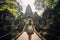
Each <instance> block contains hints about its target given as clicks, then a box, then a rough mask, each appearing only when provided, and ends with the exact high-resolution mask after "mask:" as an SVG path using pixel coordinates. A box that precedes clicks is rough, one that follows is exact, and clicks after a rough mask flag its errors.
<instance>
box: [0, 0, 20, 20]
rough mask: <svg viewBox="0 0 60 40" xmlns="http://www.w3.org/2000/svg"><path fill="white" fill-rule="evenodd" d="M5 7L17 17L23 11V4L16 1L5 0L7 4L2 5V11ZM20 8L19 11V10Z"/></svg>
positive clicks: (0, 7) (0, 8) (0, 9)
mask: <svg viewBox="0 0 60 40" xmlns="http://www.w3.org/2000/svg"><path fill="white" fill-rule="evenodd" d="M5 9H7V10H9V12H10V13H12V15H13V16H14V17H15V19H17V17H18V16H19V14H20V13H19V12H21V6H20V5H19V4H18V2H16V1H12V0H5V4H4V5H2V6H0V11H4V10H5ZM18 10H19V12H17V11H18Z"/></svg>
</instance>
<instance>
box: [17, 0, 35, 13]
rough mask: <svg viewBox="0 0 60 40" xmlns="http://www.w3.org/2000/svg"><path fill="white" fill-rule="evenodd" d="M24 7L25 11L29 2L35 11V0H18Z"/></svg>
mask: <svg viewBox="0 0 60 40" xmlns="http://www.w3.org/2000/svg"><path fill="white" fill-rule="evenodd" d="M17 1H18V2H19V3H20V4H21V5H22V7H23V12H24V13H25V10H26V6H27V5H28V4H29V5H30V6H31V9H32V11H33V12H34V11H35V6H34V2H35V0H17Z"/></svg>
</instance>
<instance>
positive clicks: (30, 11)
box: [24, 5, 33, 19]
mask: <svg viewBox="0 0 60 40" xmlns="http://www.w3.org/2000/svg"><path fill="white" fill-rule="evenodd" d="M28 16H30V17H31V18H33V12H32V9H31V7H30V5H28V6H27V7H26V11H25V16H24V17H25V18H26V19H27V18H28Z"/></svg>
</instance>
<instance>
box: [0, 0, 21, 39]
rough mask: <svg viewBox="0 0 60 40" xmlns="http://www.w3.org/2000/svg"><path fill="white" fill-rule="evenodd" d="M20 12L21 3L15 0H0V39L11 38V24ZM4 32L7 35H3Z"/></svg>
mask: <svg viewBox="0 0 60 40" xmlns="http://www.w3.org/2000/svg"><path fill="white" fill-rule="evenodd" d="M18 10H19V11H18ZM20 12H21V5H19V3H18V2H17V1H16V0H0V13H1V14H0V22H1V23H0V34H1V35H0V38H1V39H2V40H10V39H11V34H10V32H11V28H12V27H13V26H12V24H13V23H14V21H15V20H16V19H17V18H18V16H20ZM8 33H9V34H8ZM5 34H8V35H6V37H5V36H4V35H5ZM2 36H3V37H2ZM8 37H9V39H8Z"/></svg>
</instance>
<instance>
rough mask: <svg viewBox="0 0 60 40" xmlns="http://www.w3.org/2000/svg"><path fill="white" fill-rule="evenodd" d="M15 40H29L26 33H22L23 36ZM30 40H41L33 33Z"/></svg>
mask: <svg viewBox="0 0 60 40" xmlns="http://www.w3.org/2000/svg"><path fill="white" fill-rule="evenodd" d="M17 40H29V39H28V35H27V33H26V32H23V34H22V35H21V36H20V37H18V38H17ZM31 40H41V39H40V38H39V37H38V36H37V34H36V33H34V34H33V35H32V39H31Z"/></svg>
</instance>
